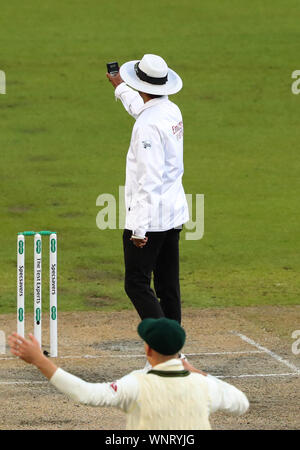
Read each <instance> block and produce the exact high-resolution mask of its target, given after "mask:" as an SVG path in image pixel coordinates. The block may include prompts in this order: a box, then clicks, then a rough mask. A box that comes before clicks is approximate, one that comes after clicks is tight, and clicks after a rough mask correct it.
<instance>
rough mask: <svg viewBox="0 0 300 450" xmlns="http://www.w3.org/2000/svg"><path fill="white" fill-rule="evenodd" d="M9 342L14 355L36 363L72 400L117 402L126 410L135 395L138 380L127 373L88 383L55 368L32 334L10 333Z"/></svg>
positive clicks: (99, 403)
mask: <svg viewBox="0 0 300 450" xmlns="http://www.w3.org/2000/svg"><path fill="white" fill-rule="evenodd" d="M9 344H10V349H11V352H12V354H13V355H15V356H18V357H19V358H21V359H22V360H23V361H25V362H27V363H29V364H33V365H34V366H36V367H37V368H38V369H39V370H40V371H41V372H42V374H43V375H45V377H47V378H48V380H50V382H51V384H53V386H55V387H56V388H57V389H58V390H59V391H60V392H62V393H64V394H66V395H67V396H68V397H69V398H71V399H72V400H74V401H75V402H79V403H83V404H85V405H90V406H116V407H118V408H120V409H122V410H123V411H126V410H127V409H128V408H129V407H130V405H131V403H132V402H133V401H135V400H136V398H137V396H138V384H137V381H136V379H135V378H134V377H132V376H130V374H129V375H127V376H125V377H123V378H121V379H120V380H118V381H116V382H114V383H88V382H86V381H84V380H82V379H81V378H79V377H76V376H74V375H72V374H70V373H68V372H66V371H65V370H63V369H61V368H58V367H57V366H56V365H55V364H54V363H53V362H52V361H51V360H49V359H48V358H47V357H46V356H45V355H44V354H43V353H42V350H41V348H40V345H39V343H38V341H37V340H36V338H35V337H34V336H33V335H32V334H30V335H29V339H24V338H23V337H22V336H20V335H18V334H17V333H13V334H12V335H11V336H10V337H9Z"/></svg>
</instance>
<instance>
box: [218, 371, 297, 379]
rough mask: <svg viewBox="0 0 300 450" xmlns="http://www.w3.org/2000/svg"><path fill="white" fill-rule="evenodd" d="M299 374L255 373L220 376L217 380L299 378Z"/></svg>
mask: <svg viewBox="0 0 300 450" xmlns="http://www.w3.org/2000/svg"><path fill="white" fill-rule="evenodd" d="M297 376H298V373H295V372H292V373H255V374H253V375H218V376H217V378H255V377H261V378H264V377H297Z"/></svg>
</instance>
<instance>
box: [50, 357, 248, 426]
mask: <svg viewBox="0 0 300 450" xmlns="http://www.w3.org/2000/svg"><path fill="white" fill-rule="evenodd" d="M154 370H155V371H160V372H162V373H163V374H164V373H165V374H166V372H169V374H170V372H171V373H173V374H175V373H176V372H181V371H183V370H184V366H183V364H182V362H181V360H180V359H171V360H169V361H167V362H165V363H162V364H158V365H156V366H155V367H154ZM178 375H180V374H178ZM50 382H51V383H52V384H53V385H54V386H55V387H56V388H57V389H58V390H59V391H61V392H63V393H64V394H66V395H68V396H69V397H70V398H71V399H73V400H74V401H75V402H80V403H83V404H86V405H91V406H115V407H117V408H119V409H121V410H122V411H123V412H125V413H126V415H127V426H126V428H127V429H130V430H172V429H173V430H177V429H178V430H179V429H181V430H205V429H210V428H211V426H210V423H209V415H210V414H212V413H214V412H216V411H225V412H228V413H231V414H236V415H240V414H244V413H245V412H246V411H247V409H248V408H249V402H248V399H247V397H246V395H245V394H244V393H243V392H241V391H240V390H238V389H237V388H236V387H234V386H232V385H230V384H228V383H226V382H224V381H221V380H219V379H218V378H215V377H213V376H210V375H208V376H204V375H201V374H199V373H195V372H192V373H190V374H189V375H188V376H175V377H174V376H170V375H168V376H159V375H156V374H151V373H147V372H145V371H144V370H135V371H133V372H131V373H130V374H128V375H126V376H124V377H123V378H121V379H120V380H118V381H115V382H113V383H88V382H86V381H83V380H82V379H80V378H78V377H76V376H74V375H71V374H70V373H68V372H65V371H64V370H62V369H60V368H59V369H57V370H56V372H55V373H54V375H53V376H52V378H51V380H50Z"/></svg>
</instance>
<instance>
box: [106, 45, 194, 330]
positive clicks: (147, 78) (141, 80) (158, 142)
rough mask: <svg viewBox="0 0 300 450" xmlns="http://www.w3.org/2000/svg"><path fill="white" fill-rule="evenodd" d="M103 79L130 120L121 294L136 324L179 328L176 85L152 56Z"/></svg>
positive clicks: (181, 201)
mask: <svg viewBox="0 0 300 450" xmlns="http://www.w3.org/2000/svg"><path fill="white" fill-rule="evenodd" d="M107 77H108V78H109V81H111V83H112V85H113V86H114V87H115V88H116V89H115V97H116V99H120V100H121V101H122V103H123V105H124V107H125V109H126V111H127V112H128V113H129V114H131V115H132V116H133V117H134V118H135V119H136V122H135V124H134V127H133V130H132V136H131V142H130V147H129V150H128V154H127V161H126V183H125V204H126V225H125V230H124V233H123V248H124V260H125V291H126V293H127V295H128V297H129V298H130V300H131V301H132V303H133V305H134V306H135V308H136V310H137V312H138V314H139V316H140V318H141V319H145V318H160V317H167V318H169V319H174V320H176V321H178V322H179V323H181V300H180V284H179V235H180V231H181V229H182V225H183V224H184V223H185V222H187V221H188V220H189V214H188V206H187V202H186V198H185V193H184V189H183V186H182V176H183V121H182V115H181V112H180V110H179V108H178V106H176V105H175V104H174V103H172V102H171V101H170V100H169V99H168V95H171V94H175V93H177V92H178V91H179V90H180V89H181V88H182V81H181V78H180V77H179V76H178V75H177V74H176V73H175V72H174V71H173V70H171V69H170V68H168V66H167V64H166V62H165V61H164V60H163V59H162V58H161V57H160V56H157V55H151V54H147V55H144V56H143V58H142V59H141V60H140V61H130V62H127V63H125V64H123V65H122V67H121V68H120V72H119V73H118V74H117V75H116V76H111V75H110V74H107ZM152 273H153V275H154V288H155V293H154V291H153V289H151V286H150V284H151V276H152ZM158 299H159V300H158Z"/></svg>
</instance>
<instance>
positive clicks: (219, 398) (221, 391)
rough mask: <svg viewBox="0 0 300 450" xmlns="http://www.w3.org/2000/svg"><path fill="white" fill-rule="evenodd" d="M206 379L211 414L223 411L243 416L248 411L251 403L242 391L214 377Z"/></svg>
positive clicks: (208, 376)
mask: <svg viewBox="0 0 300 450" xmlns="http://www.w3.org/2000/svg"><path fill="white" fill-rule="evenodd" d="M204 378H205V380H206V383H207V387H208V396H209V399H210V413H211V414H212V413H214V412H216V411H218V410H221V411H225V412H228V413H230V414H235V415H241V414H244V413H245V412H246V411H247V410H248V408H249V401H248V399H247V397H246V395H245V394H244V393H243V392H242V391H240V390H239V389H237V388H236V387H235V386H232V385H231V384H229V383H226V382H225V381H222V380H220V379H219V378H216V377H214V376H212V375H207V376H206V377H204Z"/></svg>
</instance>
